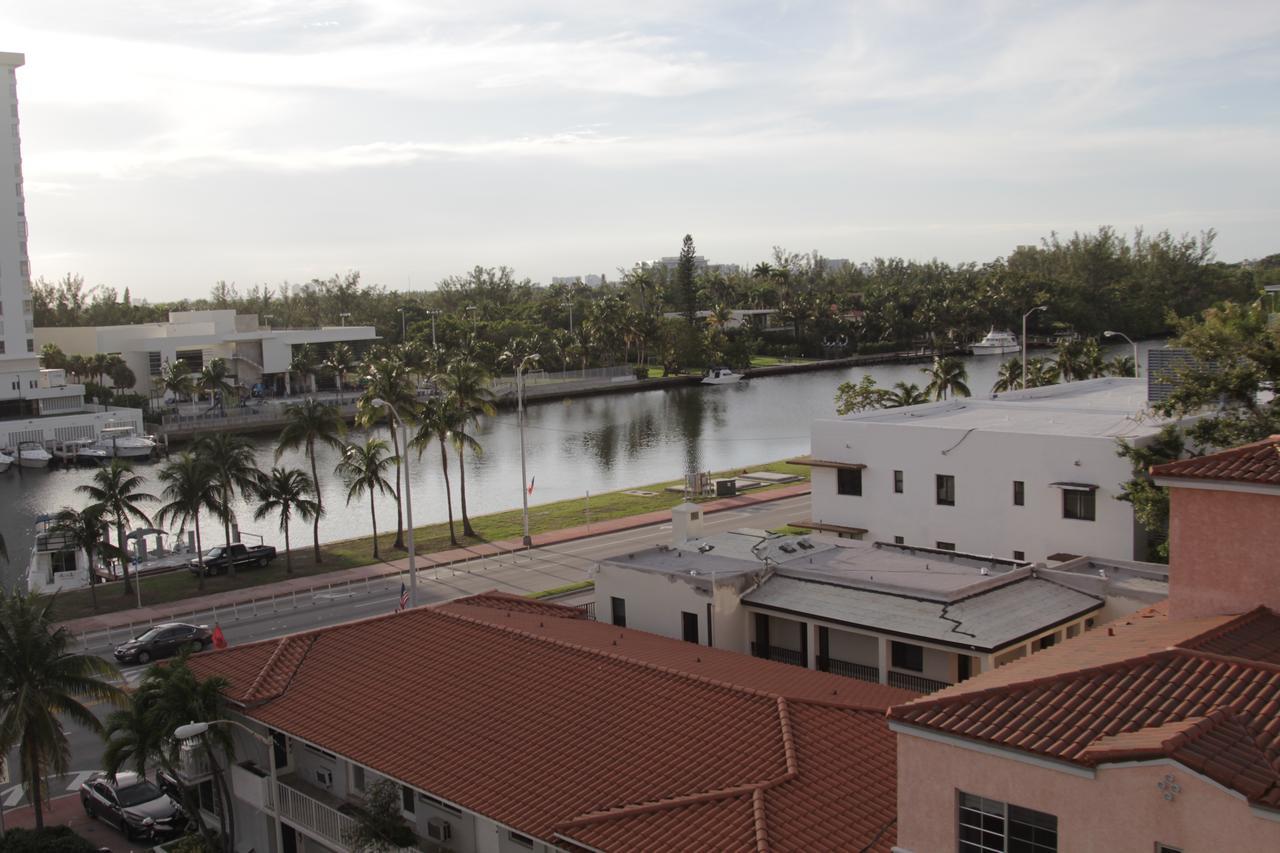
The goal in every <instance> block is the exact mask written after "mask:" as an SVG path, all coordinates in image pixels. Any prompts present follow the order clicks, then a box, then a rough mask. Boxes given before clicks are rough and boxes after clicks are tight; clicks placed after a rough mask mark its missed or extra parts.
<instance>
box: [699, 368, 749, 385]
mask: <svg viewBox="0 0 1280 853" xmlns="http://www.w3.org/2000/svg"><path fill="white" fill-rule="evenodd" d="M741 379H742V374H741V373H737V372H735V371H734V369H733V368H732V367H711V368H708V369H707V372H706V373H705V374H704V375H703V377H702V384H703V385H731V384H733V383H734V382H738V381H740V380H741Z"/></svg>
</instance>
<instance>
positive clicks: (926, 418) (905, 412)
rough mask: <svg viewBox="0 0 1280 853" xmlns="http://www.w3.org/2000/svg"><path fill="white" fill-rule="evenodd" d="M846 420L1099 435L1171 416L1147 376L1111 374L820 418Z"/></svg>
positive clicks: (1150, 429) (1150, 430)
mask: <svg viewBox="0 0 1280 853" xmlns="http://www.w3.org/2000/svg"><path fill="white" fill-rule="evenodd" d="M819 420H834V421H842V422H857V423H867V424H886V425H892V426H906V427H932V428H935V429H953V430H974V429H977V430H986V431H989V432H1009V433H1025V434H1036V435H1068V436H1082V437H1098V438H1134V437H1141V436H1148V435H1154V434H1155V433H1156V432H1158V431H1159V430H1160V428H1161V427H1162V426H1164V425H1165V424H1167V423H1170V422H1171V421H1170V420H1169V419H1165V418H1161V417H1159V416H1157V415H1156V414H1155V413H1154V412H1152V411H1151V409H1150V408H1149V407H1148V404H1147V383H1146V380H1145V379H1130V378H1121V377H1107V378H1103V379H1088V380H1084V381H1081V382H1065V383H1062V384H1059V385H1048V386H1045V387H1043V388H1029V389H1027V390H1025V391H1011V392H1007V393H1004V394H991V395H987V396H976V397H961V398H958V399H953V400H944V401H942V402H939V403H924V404H921V405H919V406H905V407H903V408H898V409H877V410H873V411H867V412H859V413H856V414H852V415H845V416H843V417H840V418H821V419H819Z"/></svg>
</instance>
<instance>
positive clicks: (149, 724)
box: [102, 655, 235, 850]
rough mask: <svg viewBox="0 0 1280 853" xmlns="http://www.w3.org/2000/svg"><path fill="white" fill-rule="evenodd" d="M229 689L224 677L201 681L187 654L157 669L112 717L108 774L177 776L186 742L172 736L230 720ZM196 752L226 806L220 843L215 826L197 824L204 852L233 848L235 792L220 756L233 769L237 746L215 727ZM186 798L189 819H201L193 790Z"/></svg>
mask: <svg viewBox="0 0 1280 853" xmlns="http://www.w3.org/2000/svg"><path fill="white" fill-rule="evenodd" d="M227 686H228V685H227V682H226V680H225V679H223V678H220V677H213V678H208V679H205V680H204V681H200V680H198V679H197V678H196V677H195V675H194V674H193V673H192V672H191V669H190V668H189V667H188V666H187V662H186V657H185V655H184V656H182V657H179V658H178V659H177V660H176V661H171V662H169V663H168V664H167V665H165V666H152V667H151V668H150V669H148V670H147V672H146V674H145V675H144V676H143V679H142V681H141V683H139V685H138V687H137V689H136V690H135V691H134V692H133V694H132V695H131V696H130V697H129V699H130V701H129V705H128V706H127V707H126V708H123V709H121V710H119V711H115V712H113V713H112V714H111V715H110V716H109V717H108V718H107V725H106V730H105V738H106V742H107V745H106V749H105V750H104V751H103V755H102V760H103V764H104V767H105V769H106V771H107V772H108V773H116V772H118V771H120V770H121V769H123V768H125V767H129V768H131V769H133V770H134V771H135V772H137V773H140V774H141V773H145V772H146V770H147V769H148V768H150V767H157V766H158V767H159V768H160V769H161V770H164V771H167V772H168V773H169V774H170V775H174V776H176V775H178V773H177V771H178V770H179V768H180V767H181V749H182V743H181V742H180V741H178V740H176V739H175V738H174V737H173V732H174V730H175V729H177V728H178V727H179V726H181V725H184V724H186V723H189V722H191V721H192V720H200V721H204V722H213V721H216V720H219V719H222V718H223V717H224V716H225V700H224V699H223V690H225V688H226V687H227ZM196 748H197V749H199V750H201V751H202V752H204V754H205V756H206V757H207V758H208V760H209V766H210V768H211V770H212V775H213V778H214V789H215V790H216V791H217V795H218V797H219V798H220V799H221V800H222V805H223V807H222V808H220V809H217V811H218V817H219V821H220V824H219V826H220V829H221V839H222V843H221V844H219V836H218V835H217V834H215V833H214V832H213V831H212V828H211V827H208V826H207V825H206V824H205V822H204V821H197V823H198V824H199V826H200V831H201V832H202V833H203V834H204V836H205V842H206V846H205V849H208V850H216V849H218V848H219V847H220V846H221V847H223V849H228V848H230V846H231V842H232V841H233V840H234V838H235V825H234V823H233V822H232V821H234V813H233V811H234V810H233V809H232V808H230V805H231V798H230V791H229V789H228V787H227V784H226V777H225V774H224V771H223V764H222V762H220V761H219V756H226V757H227V758H228V759H229V760H228V762H227V763H228V764H229V763H230V760H231V759H233V758H234V754H235V753H234V742H233V740H232V738H231V735H230V732H229V730H228V729H227V728H226V727H225V726H210V727H209V730H208V731H207V732H206V733H205V734H204V735H203V736H201V737H200V738H199V740H198V742H197V747H196ZM182 797H183V800H184V802H183V806H184V808H185V809H186V811H187V814H191V815H198V814H199V813H200V804H199V802H198V799H197V797H196V795H195V792H194V789H191V788H186V787H184V788H183V789H182Z"/></svg>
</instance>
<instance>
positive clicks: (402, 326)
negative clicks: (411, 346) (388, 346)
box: [400, 305, 404, 343]
mask: <svg viewBox="0 0 1280 853" xmlns="http://www.w3.org/2000/svg"><path fill="white" fill-rule="evenodd" d="M400 343H404V306H403V305H401V306H400Z"/></svg>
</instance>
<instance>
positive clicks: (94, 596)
mask: <svg viewBox="0 0 1280 853" xmlns="http://www.w3.org/2000/svg"><path fill="white" fill-rule="evenodd" d="M94 551H95V549H94V548H86V549H85V552H84V558H85V561H86V562H87V563H88V564H89V604H90V606H92V607H93V612H94V613H97V612H98V590H97V586H98V576H97V574H96V573H95V572H94V571H93V554H94Z"/></svg>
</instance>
